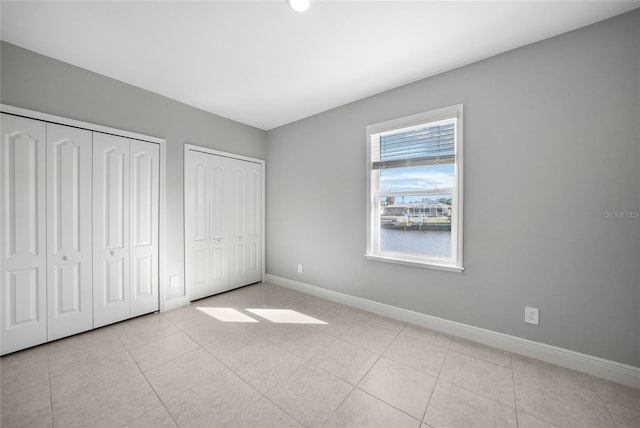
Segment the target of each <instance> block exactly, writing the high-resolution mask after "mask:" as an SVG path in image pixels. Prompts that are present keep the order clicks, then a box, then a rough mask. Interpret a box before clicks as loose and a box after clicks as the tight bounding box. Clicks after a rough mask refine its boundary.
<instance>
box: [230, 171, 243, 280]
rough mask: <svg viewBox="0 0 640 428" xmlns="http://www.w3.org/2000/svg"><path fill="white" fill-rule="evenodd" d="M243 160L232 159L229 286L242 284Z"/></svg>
mask: <svg viewBox="0 0 640 428" xmlns="http://www.w3.org/2000/svg"><path fill="white" fill-rule="evenodd" d="M245 175H246V174H245V171H244V169H243V162H241V161H237V160H234V161H233V170H232V177H233V181H232V190H231V200H230V201H229V206H230V208H231V209H232V211H231V215H230V217H231V224H230V226H231V230H232V244H231V245H232V248H231V258H230V265H231V288H235V287H239V286H241V285H244V278H243V276H244V275H243V274H244V265H245V252H246V250H245V244H246V242H245V212H246V210H245V204H246V177H245Z"/></svg>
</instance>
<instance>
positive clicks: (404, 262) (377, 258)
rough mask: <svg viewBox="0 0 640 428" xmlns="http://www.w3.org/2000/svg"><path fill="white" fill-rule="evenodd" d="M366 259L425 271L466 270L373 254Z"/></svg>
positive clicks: (458, 267)
mask: <svg viewBox="0 0 640 428" xmlns="http://www.w3.org/2000/svg"><path fill="white" fill-rule="evenodd" d="M364 257H365V258H366V259H367V260H375V261H379V262H387V263H396V264H400V265H405V266H413V267H419V268H425V269H437V270H445V271H448V272H462V271H464V268H463V267H462V266H454V265H443V264H437V263H427V262H418V261H412V260H403V259H397V258H393V257H385V256H379V255H372V254H365V255H364Z"/></svg>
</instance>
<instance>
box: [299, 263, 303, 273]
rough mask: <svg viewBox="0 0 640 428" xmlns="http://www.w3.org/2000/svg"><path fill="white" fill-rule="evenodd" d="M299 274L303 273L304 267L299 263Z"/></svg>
mask: <svg viewBox="0 0 640 428" xmlns="http://www.w3.org/2000/svg"><path fill="white" fill-rule="evenodd" d="M298 273H302V265H301V264H300V263H298Z"/></svg>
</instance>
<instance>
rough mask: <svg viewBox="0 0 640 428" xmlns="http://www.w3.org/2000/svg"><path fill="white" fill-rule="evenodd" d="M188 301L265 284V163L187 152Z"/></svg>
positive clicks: (193, 151) (192, 151) (194, 151)
mask: <svg viewBox="0 0 640 428" xmlns="http://www.w3.org/2000/svg"><path fill="white" fill-rule="evenodd" d="M186 165H187V173H186V177H187V192H186V242H187V245H186V259H187V260H186V283H187V287H188V290H189V298H190V300H196V299H200V298H202V297H206V296H210V295H212V294H216V293H220V292H223V291H227V290H229V289H232V288H236V287H240V286H243V285H247V284H252V283H255V282H259V281H261V280H262V164H259V163H255V162H250V161H244V160H239V159H234V158H231V157H226V156H219V155H212V154H209V153H204V152H199V151H196V150H188V151H187V162H186Z"/></svg>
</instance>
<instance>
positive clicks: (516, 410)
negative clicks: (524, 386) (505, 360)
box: [509, 355, 520, 427]
mask: <svg viewBox="0 0 640 428" xmlns="http://www.w3.org/2000/svg"><path fill="white" fill-rule="evenodd" d="M509 361H510V362H511V381H512V382H513V405H514V407H515V412H516V426H517V427H520V418H519V417H518V393H517V392H516V372H515V370H513V356H512V355H509Z"/></svg>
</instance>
